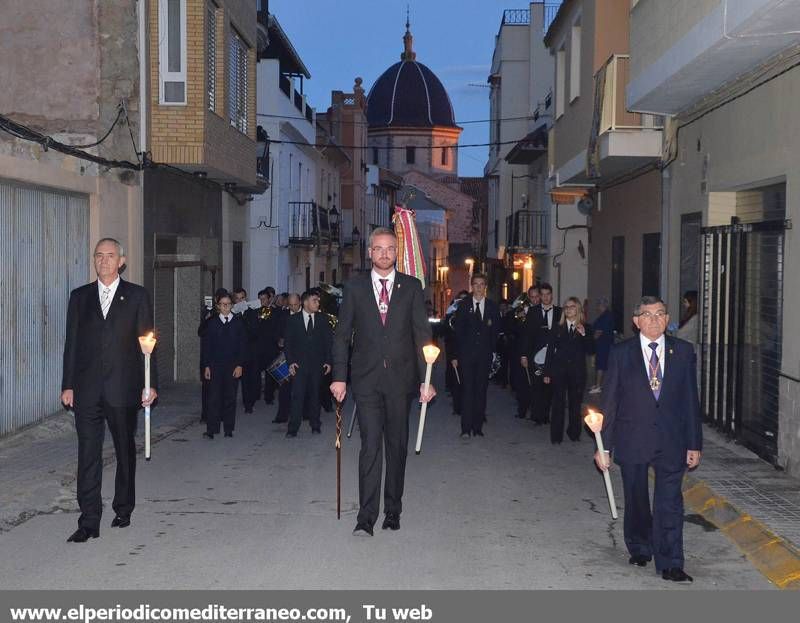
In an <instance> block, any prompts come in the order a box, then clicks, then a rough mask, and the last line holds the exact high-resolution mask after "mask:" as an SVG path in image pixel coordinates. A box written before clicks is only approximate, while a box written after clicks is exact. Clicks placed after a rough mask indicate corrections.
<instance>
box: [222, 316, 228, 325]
mask: <svg viewBox="0 0 800 623" xmlns="http://www.w3.org/2000/svg"><path fill="white" fill-rule="evenodd" d="M222 324H228V317H227V316H225V317H224V318H223V319H222Z"/></svg>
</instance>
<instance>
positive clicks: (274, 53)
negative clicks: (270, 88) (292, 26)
mask: <svg viewBox="0 0 800 623" xmlns="http://www.w3.org/2000/svg"><path fill="white" fill-rule="evenodd" d="M268 24H269V27H268V34H269V43H268V45H267V47H266V48H265V49H264V50H263V51H262V52H261V58H271V59H277V60H278V62H279V63H280V70H281V73H285V74H291V75H295V76H305V77H306V78H307V79H310V78H311V73H310V72H309V71H308V68H306V66H305V64H304V63H303V60H302V59H301V58H300V55H299V54H298V53H297V50H296V49H295V47H294V46H293V45H292V42H291V41H290V40H289V37H287V36H286V33H285V32H284V31H283V28H281V25H280V23H279V22H278V18H276V17H275V16H274V15H272V14H271V13H270V14H269V21H268Z"/></svg>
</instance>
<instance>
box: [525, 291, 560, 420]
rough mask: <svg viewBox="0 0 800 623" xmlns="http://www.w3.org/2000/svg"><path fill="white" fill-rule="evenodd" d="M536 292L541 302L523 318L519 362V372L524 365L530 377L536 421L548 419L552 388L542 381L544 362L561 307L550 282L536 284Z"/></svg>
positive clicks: (533, 414) (532, 412)
mask: <svg viewBox="0 0 800 623" xmlns="http://www.w3.org/2000/svg"><path fill="white" fill-rule="evenodd" d="M539 293H540V295H541V301H542V302H541V303H540V304H539V305H536V306H534V307H531V309H530V310H529V311H528V316H527V319H526V321H525V334H524V337H523V347H522V348H523V351H522V353H523V354H522V357H521V358H520V364H521V366H522V368H523V370H522V373H523V374H525V370H526V369H527V370H528V375H530V378H531V384H532V389H531V419H532V420H533V421H534V422H535V423H536V424H547V423H548V422H549V421H550V403H551V402H552V400H553V390H552V388H551V387H550V385H549V384H547V383H545V382H544V364H545V361H546V359H547V349H548V347H549V345H550V342H551V341H552V339H553V329H554V328H555V327H556V326H558V323H559V321H560V320H561V308H560V307H558V306H557V305H553V286H551V285H550V284H549V283H543V284H542V285H540V286H539ZM526 381H527V376H526Z"/></svg>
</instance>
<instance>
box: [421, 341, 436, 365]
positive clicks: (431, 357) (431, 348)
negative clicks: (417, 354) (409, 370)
mask: <svg viewBox="0 0 800 623" xmlns="http://www.w3.org/2000/svg"><path fill="white" fill-rule="evenodd" d="M422 354H423V355H424V357H425V363H433V362H434V361H436V358H437V357H438V356H439V347H438V346H435V345H433V344H428V345H427V346H423V347H422Z"/></svg>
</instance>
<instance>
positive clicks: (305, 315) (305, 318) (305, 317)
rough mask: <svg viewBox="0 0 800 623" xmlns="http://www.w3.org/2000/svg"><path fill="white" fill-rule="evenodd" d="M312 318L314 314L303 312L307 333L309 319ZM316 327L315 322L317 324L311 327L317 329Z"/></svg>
mask: <svg viewBox="0 0 800 623" xmlns="http://www.w3.org/2000/svg"><path fill="white" fill-rule="evenodd" d="M311 317H313V314H309V313H308V312H307V311H306V310H305V309H304V310H303V326H304V327H305V328H306V331H308V319H309V318H311ZM316 325H317V323H316V321H315V322H314V324H313V325H311V326H312V327H315V326H316Z"/></svg>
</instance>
